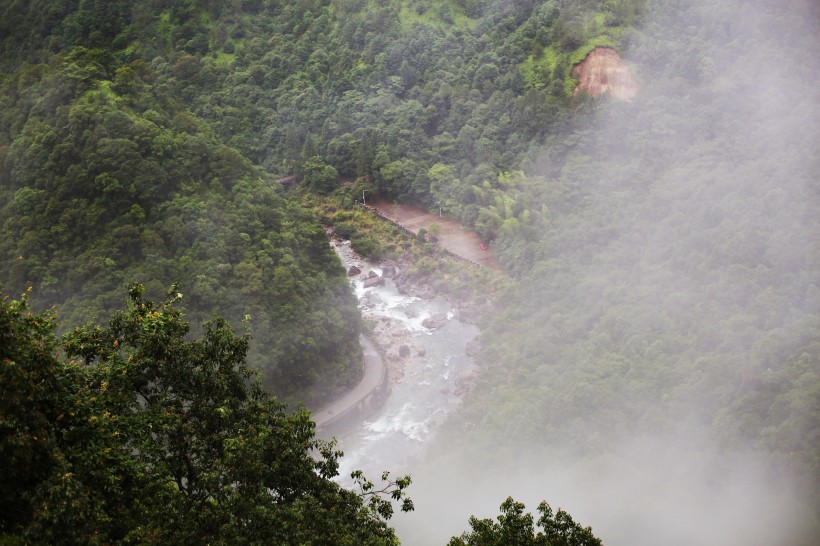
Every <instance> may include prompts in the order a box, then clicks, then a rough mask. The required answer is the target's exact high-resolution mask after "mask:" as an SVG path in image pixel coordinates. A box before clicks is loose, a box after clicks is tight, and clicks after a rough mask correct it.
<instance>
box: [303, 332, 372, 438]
mask: <svg viewBox="0 0 820 546" xmlns="http://www.w3.org/2000/svg"><path fill="white" fill-rule="evenodd" d="M359 342H360V343H361V344H362V352H363V353H364V376H363V377H362V380H361V381H360V382H359V384H358V385H356V386H355V387H353V388H352V389H351V390H350V391H348V392H347V393H345V394H344V395H342V396H341V397H340V398H337V399H336V400H334V401H333V402H331V403H330V404H328V405H327V406H325V407H323V408H322V409H320V410H319V411H316V412H314V413H313V414H312V417H313V421H314V422H315V423H316V428H321V427H323V426H326V425H328V424H330V423H332V422H333V421H334V420H335V419H338V418H339V417H341V416H343V415H345V414H346V413H347V412H348V411H350V410H351V409H352V408H354V407H356V406H357V405H358V404H359V403H360V402H362V401H363V400H365V399H366V398H367V397H368V396H370V394H372V393H373V391H375V390H376V389H378V388H379V387H381V386H382V385H383V384H384V375H385V374H386V373H387V368H385V365H384V361H383V360H382V356H381V354H380V353H379V351H378V349H376V345H375V344H374V343H373V342H372V341H371V340H370V338H368V337H366V336H364V335H363V334H362V335H360V336H359Z"/></svg>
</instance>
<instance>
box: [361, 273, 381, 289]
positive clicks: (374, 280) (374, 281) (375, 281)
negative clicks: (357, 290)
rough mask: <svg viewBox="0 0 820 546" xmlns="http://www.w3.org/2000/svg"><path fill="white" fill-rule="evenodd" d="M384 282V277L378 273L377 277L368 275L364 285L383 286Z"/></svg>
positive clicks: (368, 286) (366, 286) (367, 286)
mask: <svg viewBox="0 0 820 546" xmlns="http://www.w3.org/2000/svg"><path fill="white" fill-rule="evenodd" d="M383 284H384V279H383V278H381V277H379V276H378V275H376V276H375V277H368V278H367V279H365V281H364V287H365V288H370V287H371V286H381V285H383Z"/></svg>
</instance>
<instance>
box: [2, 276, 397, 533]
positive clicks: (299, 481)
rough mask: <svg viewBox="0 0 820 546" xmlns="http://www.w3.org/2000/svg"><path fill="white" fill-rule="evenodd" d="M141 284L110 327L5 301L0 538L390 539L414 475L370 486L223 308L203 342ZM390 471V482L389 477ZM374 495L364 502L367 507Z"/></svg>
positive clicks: (171, 298) (172, 298) (168, 303)
mask: <svg viewBox="0 0 820 546" xmlns="http://www.w3.org/2000/svg"><path fill="white" fill-rule="evenodd" d="M143 294H144V289H143V288H142V287H141V286H139V285H135V286H133V287H132V288H131V290H130V301H129V303H128V305H127V307H126V309H125V310H123V311H119V312H117V313H115V314H114V316H113V318H112V319H111V322H110V324H109V326H108V327H100V326H93V325H88V326H85V327H82V328H80V329H77V330H75V331H73V332H72V333H70V334H69V335H67V336H66V337H65V338H64V342H63V346H64V350H65V355H66V356H62V355H61V354H60V350H59V348H58V347H59V344H58V342H57V339H56V338H55V336H54V334H53V326H54V325H53V318H52V315H50V314H48V313H45V314H40V313H32V312H30V311H28V310H27V304H26V300H25V299H23V300H21V301H19V302H18V301H9V300H8V299H7V298H5V299H3V300H2V302H1V303H0V339H2V342H3V343H2V346H1V347H2V348H1V349H0V351H2V354H0V357H2V368H1V369H0V373H2V380H3V381H2V389H3V396H2V397H0V400H2V413H0V434H1V435H0V453H2V457H3V461H4V462H5V464H6V468H5V476H6V477H5V479H4V481H3V488H2V490H0V506H1V507H2V511H0V513H2V519H1V520H0V532H2V533H6V534H7V536H18V537H20V538H22V539H24V540H25V541H26V542H34V543H65V544H74V543H77V544H80V543H82V544H103V543H111V542H121V543H140V544H142V543H162V544H168V543H172V544H182V543H193V542H200V541H203V540H204V541H207V542H209V543H215V544H237V543H248V542H253V543H269V544H272V543H276V544H284V543H322V544H393V543H395V537H394V535H393V533H392V530H390V529H389V528H388V527H387V526H386V524H385V520H386V519H387V518H389V517H390V515H391V514H392V506H390V500H388V499H383V498H381V495H386V496H388V497H389V498H390V499H394V500H396V501H402V509H403V510H412V503H411V502H410V501H409V499H407V498H406V497H405V494H406V491H405V490H406V488H407V486H408V485H409V484H410V479H409V478H408V477H402V478H399V479H397V480H395V481H392V482H389V483H388V484H386V485H385V486H384V488H383V489H381V490H379V491H378V492H377V491H374V490H373V486H372V484H370V482H368V481H367V480H365V479H364V478H363V477H362V476H361V473H357V475H356V478H357V479H359V480H360V483H361V484H364V487H363V488H362V489H363V490H362V491H361V492H358V493H357V492H355V491H349V490H345V489H343V488H341V487H340V486H338V485H337V484H336V483H334V482H333V481H331V478H333V477H334V476H336V474H337V471H338V458H339V457H340V456H341V453H340V452H339V451H337V450H335V449H334V445H333V443H329V442H325V441H322V440H317V439H316V438H315V437H314V433H315V429H314V424H313V422H312V421H310V419H309V415H308V413H307V412H306V411H296V412H294V413H286V412H285V409H284V406H283V405H282V404H281V403H279V402H277V401H276V400H275V399H274V398H272V397H271V396H270V395H269V394H267V393H266V392H265V391H264V390H262V388H261V386H260V384H259V382H258V380H254V375H255V374H254V373H253V372H251V371H250V370H249V369H248V368H247V366H246V365H245V355H246V352H247V348H248V342H249V339H250V336H249V335H248V334H247V333H246V334H245V335H243V336H236V335H235V334H234V333H233V331H232V329H231V327H230V325H229V324H228V323H227V322H226V321H225V320H223V319H221V318H216V319H214V320H213V321H211V322H209V323H208V324H207V325H206V326H205V330H204V334H203V336H202V337H201V338H199V339H189V336H188V335H187V334H188V324H187V323H186V322H185V321H184V320H183V319H182V314H181V311H180V310H179V308H178V307H177V306H176V302H177V301H178V300H179V298H180V297H181V296H180V295H179V294H178V293H176V292H174V291H172V292H171V293H170V294H169V295H168V298H167V299H166V300H165V301H164V302H163V303H161V304H159V305H156V306H155V305H154V304H153V303H152V302H151V301H149V300H146V299H145V298H144V295H143ZM384 478H385V479H386V478H387V474H385V476H384ZM365 501H366V502H365Z"/></svg>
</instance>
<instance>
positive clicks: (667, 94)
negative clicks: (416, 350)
mask: <svg viewBox="0 0 820 546" xmlns="http://www.w3.org/2000/svg"><path fill="white" fill-rule="evenodd" d="M819 17H820V15H819V14H818V11H817V7H816V6H815V5H814V3H813V2H812V1H811V0H789V1H786V2H782V1H774V0H751V1H743V0H727V1H724V2H711V3H709V2H684V1H679V0H452V1H450V0H407V1H398V0H390V1H386V2H377V1H373V0H299V1H278V0H241V1H234V2H230V3H226V2H219V1H213V0H211V1H208V0H184V1H182V0H180V1H172V0H147V1H136V0H115V1H103V0H82V1H81V0H74V1H70V0H60V1H46V0H35V1H32V2H22V1H9V2H4V3H3V4H2V5H0V37H2V39H3V42H2V43H1V44H0V221H2V228H1V229H2V239H0V260H2V261H0V286H2V287H3V288H4V289H5V290H6V291H9V292H12V293H19V292H21V291H22V290H24V289H25V288H26V287H27V286H28V285H29V284H33V285H34V288H35V290H34V295H33V296H32V304H33V305H34V306H35V307H37V308H40V309H41V308H44V307H46V306H49V305H52V304H59V305H60V309H61V317H62V320H63V321H64V322H65V323H66V324H67V325H79V324H82V323H84V322H86V321H88V320H91V319H99V318H100V317H103V316H105V315H106V314H107V313H108V312H110V311H111V310H112V309H113V308H116V307H117V304H118V301H119V298H120V295H119V294H121V291H120V290H121V288H122V286H123V285H124V284H125V283H127V282H130V281H131V280H137V281H140V282H142V283H144V284H145V286H146V288H147V291H148V293H149V294H151V295H153V296H154V297H156V296H157V295H159V294H163V293H165V290H166V289H167V287H168V286H170V285H171V284H172V283H174V282H177V281H179V282H180V283H181V284H180V291H181V292H183V293H184V294H185V298H186V300H185V301H186V304H187V306H188V311H187V312H188V313H190V314H191V316H192V318H193V319H194V322H195V323H197V322H200V321H201V320H203V319H205V318H207V317H208V316H209V315H210V313H212V312H213V311H214V310H218V311H219V312H220V313H222V314H224V315H226V316H227V317H228V318H230V319H231V320H232V321H234V322H236V321H239V320H241V319H242V317H244V316H245V315H250V316H251V317H252V318H251V320H250V322H249V325H250V326H249V328H250V329H251V332H252V333H253V336H254V339H255V342H254V344H253V345H252V348H251V352H250V362H251V363H252V364H253V365H254V366H257V367H260V368H262V369H263V371H264V377H265V386H266V387H267V388H269V389H271V390H272V391H273V392H275V393H276V394H278V395H283V396H285V397H287V399H288V400H296V399H306V400H309V401H310V400H313V401H315V400H319V399H321V398H322V397H325V396H327V395H330V394H332V393H333V392H335V391H336V390H338V389H339V388H340V387H341V386H343V385H346V384H350V383H351V382H353V381H354V380H355V378H356V376H357V373H358V369H359V368H358V366H359V362H360V350H359V348H358V346H357V344H356V338H357V333H358V332H359V330H360V319H359V318H358V313H357V311H356V309H355V302H354V301H353V299H352V296H351V295H350V294H349V290H348V287H347V284H346V282H345V280H344V274H343V271H341V269H340V267H339V266H338V261H337V260H336V258H335V257H334V256H333V254H332V253H331V252H330V250H329V249H328V247H327V244H326V239H325V235H324V231H323V230H322V229H321V227H320V226H319V225H318V224H317V222H316V221H315V220H314V219H313V218H312V217H311V216H310V215H309V214H308V213H307V212H306V211H305V210H304V209H303V208H302V206H300V205H299V204H297V202H296V200H295V199H293V198H291V197H290V196H288V195H286V194H285V193H284V192H283V191H282V190H281V189H280V188H278V187H277V185H276V184H275V183H274V181H275V180H276V179H277V178H279V177H283V176H286V175H298V176H300V177H301V180H302V186H303V187H302V190H305V191H310V192H314V193H319V194H327V193H332V194H335V195H336V196H337V197H339V198H340V199H341V200H342V201H343V202H347V203H350V204H352V202H353V200H355V199H356V196H357V195H358V196H360V195H362V191H363V190H369V191H371V192H373V194H381V195H382V196H385V197H388V198H394V199H397V200H406V201H412V202H414V203H417V204H421V205H427V206H430V207H433V206H436V207H439V206H440V207H441V208H442V210H443V211H444V213H446V214H449V215H451V216H454V217H456V218H458V219H459V220H461V221H462V222H464V223H465V224H466V225H468V226H470V227H472V228H473V229H475V230H477V231H478V232H479V233H480V234H481V236H482V237H483V238H484V239H485V240H487V241H491V242H492V244H493V248H494V250H496V251H497V253H498V256H499V258H500V260H501V261H502V263H503V265H504V268H505V270H506V271H507V272H508V273H509V275H510V276H511V277H512V279H513V283H512V287H511V288H510V289H509V290H508V291H507V292H505V293H504V294H501V295H500V296H499V297H497V298H496V301H497V308H496V309H495V312H494V313H493V314H492V316H488V317H486V318H485V322H484V324H483V332H484V334H483V340H482V344H483V349H482V352H481V353H480V354H479V356H478V360H479V362H480V363H481V365H482V372H481V375H480V377H479V380H478V382H477V383H478V384H477V386H476V388H475V390H474V391H473V393H472V395H471V397H470V399H469V400H468V401H467V403H466V405H465V408H464V411H463V412H462V413H461V414H460V416H459V417H457V418H455V419H453V420H452V421H451V423H450V424H449V429H448V434H445V435H442V436H443V437H446V438H447V439H448V440H449V441H446V442H445V441H442V442H441V445H440V446H439V447H440V451H441V452H442V453H447V454H448V455H449V456H450V457H452V458H454V459H457V460H459V461H462V460H464V456H465V453H466V454H468V455H469V459H468V460H472V461H474V462H476V463H487V464H490V465H492V464H494V463H493V462H494V461H498V460H502V461H517V460H518V458H519V457H520V456H521V453H547V452H549V453H553V452H556V451H561V452H563V455H565V456H569V457H570V458H572V459H574V460H588V459H590V458H594V457H595V456H596V455H597V454H601V453H606V454H607V455H608V456H610V457H612V458H618V457H619V456H622V454H621V452H619V448H620V447H621V446H623V445H624V444H626V443H628V441H629V440H630V439H633V438H636V437H639V438H646V437H652V438H655V437H665V436H664V435H671V436H675V435H682V436H683V437H685V438H687V439H691V446H692V447H691V448H688V447H687V446H686V445H685V444H684V445H682V446H681V449H680V451H681V452H687V449H689V450H690V451H697V450H701V449H702V450H704V451H708V453H709V454H712V453H714V456H715V457H716V458H719V457H725V458H726V460H727V461H728V460H733V459H731V458H730V456H731V455H732V454H736V453H738V452H747V451H748V452H752V453H754V454H756V455H760V456H763V457H764V459H765V466H766V468H767V469H768V470H767V476H768V477H769V478H770V479H772V481H778V482H782V483H787V482H790V481H791V480H793V481H795V482H797V483H799V484H800V486H801V487H802V490H800V487H797V488H796V489H797V490H798V491H797V492H796V493H795V495H796V496H798V497H800V498H801V499H803V500H804V501H805V502H804V504H803V506H804V507H806V506H807V507H808V508H806V513H803V512H801V513H800V514H799V515H798V516H795V517H796V518H797V519H801V520H802V521H803V522H804V523H806V525H807V526H811V521H814V522H815V525H816V521H817V515H818V514H817V508H818V506H820V503H818V502H817V501H818V499H817V497H816V493H817V491H820V487H818V483H817V478H818V476H820V451H818V449H817V446H818V445H820V408H819V407H818V406H820V361H819V360H818V359H820V335H818V332H820V245H818V241H820V235H818V234H820V226H819V225H818V218H817V214H816V211H817V210H818V206H820V193H818V181H817V172H820V158H818V151H817V145H816V143H817V142H818V141H819V140H820V135H818V129H817V128H818V127H820V119H818V116H819V115H820V114H818V108H817V106H816V105H817V104H820V96H818V89H817V88H816V85H815V82H816V81H817V75H818V62H817V60H816V51H818V46H820V44H819V43H818V37H820V32H819V31H818V21H819V20H820V19H819ZM598 46H606V47H613V48H615V49H617V50H618V51H620V52H621V53H622V54H623V55H624V56H625V58H626V59H627V60H628V61H629V63H630V66H631V67H632V69H633V70H634V72H635V76H636V78H637V79H638V81H639V85H640V91H639V94H638V96H637V97H635V98H634V99H633V100H632V101H630V102H615V101H612V100H608V99H606V98H603V99H593V98H591V97H588V96H584V95H583V94H580V95H574V94H573V90H574V88H575V80H574V78H573V77H572V74H571V71H572V67H573V66H574V64H575V63H577V62H579V61H581V60H582V59H583V58H584V56H585V55H587V54H588V53H589V52H590V51H592V50H593V49H594V48H595V47H598ZM467 424H469V426H467ZM703 446H708V447H703ZM476 454H479V455H480V456H477V455H476ZM624 457H625V456H624ZM523 466H524V465H522V467H523ZM486 468H487V467H482V468H481V470H482V471H485V470H486ZM490 468H494V467H492V466H490ZM526 468H528V469H529V468H530V467H526ZM487 474H490V475H496V473H495V472H488V473H487ZM505 494H509V493H505ZM442 498H445V497H443V496H442ZM452 504H454V505H457V504H459V503H452ZM442 513H444V512H442ZM477 521H478V520H477ZM795 532H796V533H797V531H795ZM798 534H799V533H798ZM445 536H449V535H445ZM761 536H762V535H761ZM465 540H466V538H465ZM693 541H697V540H696V539H694V538H693ZM796 541H797V539H795V542H796Z"/></svg>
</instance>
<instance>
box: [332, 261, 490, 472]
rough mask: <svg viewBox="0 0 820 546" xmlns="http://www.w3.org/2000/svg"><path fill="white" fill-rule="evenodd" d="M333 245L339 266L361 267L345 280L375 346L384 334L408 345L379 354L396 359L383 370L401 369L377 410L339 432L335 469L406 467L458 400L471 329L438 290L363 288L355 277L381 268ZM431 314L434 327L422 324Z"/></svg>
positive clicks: (467, 370)
mask: <svg viewBox="0 0 820 546" xmlns="http://www.w3.org/2000/svg"><path fill="white" fill-rule="evenodd" d="M337 252H338V254H339V256H340V257H341V259H342V262H343V263H344V265H345V267H350V265H356V266H357V267H359V269H361V270H362V274H361V275H358V276H356V277H353V278H352V279H351V282H352V283H353V288H354V290H355V294H356V297H357V298H358V300H359V307H360V309H361V311H362V316H363V317H364V318H365V320H367V321H368V322H369V323H371V324H375V327H374V328H373V332H372V335H373V337H374V338H375V339H376V341H377V342H379V341H380V342H381V343H380V345H381V346H382V347H384V346H385V345H386V340H392V342H391V345H393V346H395V347H396V349H397V347H398V346H399V345H402V344H406V345H408V346H409V347H412V354H411V355H410V356H408V357H404V358H401V357H398V356H397V354H396V352H397V351H396V350H393V349H392V348H391V349H388V351H387V357H386V359H388V360H390V359H392V360H393V361H394V362H398V366H393V365H391V370H390V373H391V374H396V373H397V368H401V367H403V368H404V374H403V376H402V377H401V378H400V379H398V380H397V381H392V380H391V383H392V389H391V392H390V395H389V397H388V398H387V400H386V402H385V403H384V405H383V406H382V408H381V409H380V410H378V411H377V412H375V413H374V414H373V415H371V416H370V417H369V418H367V419H366V420H365V421H364V422H363V423H361V425H360V426H358V427H357V428H356V429H355V430H353V431H351V432H349V433H346V434H345V435H344V436H342V437H340V438H339V444H340V447H341V449H342V450H343V451H344V453H345V456H344V457H343V459H342V460H341V468H340V475H341V477H342V478H345V477H347V476H349V475H350V472H351V471H353V470H356V469H361V470H364V471H365V474H366V475H368V476H377V475H378V474H380V473H381V471H382V470H390V471H392V472H411V473H412V469H408V468H406V467H405V463H406V461H407V460H408V458H410V457H411V456H414V455H418V454H419V453H420V452H421V451H422V450H423V449H424V447H425V445H426V443H427V442H429V440H430V439H431V438H432V437H433V435H434V434H435V432H436V430H437V428H438V426H439V425H440V424H441V423H442V422H443V421H444V419H445V417H446V416H447V414H448V413H449V412H450V410H452V409H453V408H454V407H455V406H456V405H457V404H458V403H459V401H460V398H459V393H460V391H461V390H462V388H463V387H462V383H463V381H464V380H465V379H466V378H467V377H468V376H469V375H470V374H471V373H472V371H473V364H472V361H471V359H470V358H469V357H468V356H467V352H466V346H467V344H468V343H469V342H470V341H471V340H473V339H474V338H475V337H476V335H478V329H477V328H476V327H475V326H473V325H470V324H466V323H463V322H460V321H458V320H457V319H456V318H455V312H454V309H453V308H452V306H451V305H450V304H449V303H448V302H447V301H446V300H445V299H444V298H441V297H436V298H434V299H432V300H425V299H421V298H417V297H414V296H409V295H403V294H400V293H399V292H398V290H397V288H396V285H395V283H394V282H393V281H392V280H391V279H385V282H384V284H383V285H379V286H373V287H368V288H365V287H364V280H363V278H364V277H365V276H366V275H367V273H368V272H369V271H370V270H373V271H375V272H376V273H377V274H379V275H381V274H382V270H381V268H379V267H378V266H371V264H368V263H367V262H365V261H363V260H361V259H360V258H357V257H356V256H355V255H354V254H353V253H352V252H351V251H350V249H349V247H348V246H346V245H339V247H337ZM434 317H445V320H443V324H442V325H441V326H440V327H438V328H428V327H426V326H425V325H424V321H425V319H430V318H434ZM428 324H429V323H428ZM420 353H421V354H420Z"/></svg>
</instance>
